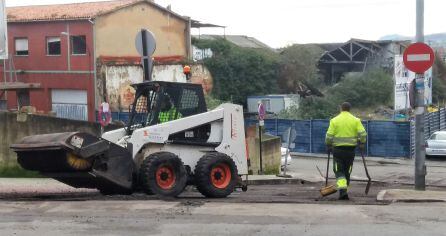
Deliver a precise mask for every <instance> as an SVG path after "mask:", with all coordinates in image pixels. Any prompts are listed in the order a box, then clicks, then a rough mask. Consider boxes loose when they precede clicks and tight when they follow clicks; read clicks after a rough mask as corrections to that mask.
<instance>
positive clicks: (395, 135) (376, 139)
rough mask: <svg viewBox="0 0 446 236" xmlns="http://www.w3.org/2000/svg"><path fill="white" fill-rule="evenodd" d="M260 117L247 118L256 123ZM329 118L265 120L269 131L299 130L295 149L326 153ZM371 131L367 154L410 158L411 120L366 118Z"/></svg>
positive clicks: (303, 151) (368, 129)
mask: <svg viewBox="0 0 446 236" xmlns="http://www.w3.org/2000/svg"><path fill="white" fill-rule="evenodd" d="M256 123H257V121H256V120H246V125H247V126H250V125H255V124H256ZM328 125H329V120H283V119H270V120H265V130H266V132H268V133H270V134H272V135H276V136H282V135H283V134H284V132H285V131H286V130H287V128H289V127H291V128H292V129H295V130H296V133H297V136H296V139H295V140H294V142H293V143H292V145H291V151H292V152H300V153H325V151H326V150H325V149H326V148H325V133H326V132H327V129H328ZM363 125H364V128H365V129H366V131H367V143H366V154H367V156H377V157H385V158H399V157H406V158H409V157H410V143H411V140H410V139H411V138H410V122H396V121H363Z"/></svg>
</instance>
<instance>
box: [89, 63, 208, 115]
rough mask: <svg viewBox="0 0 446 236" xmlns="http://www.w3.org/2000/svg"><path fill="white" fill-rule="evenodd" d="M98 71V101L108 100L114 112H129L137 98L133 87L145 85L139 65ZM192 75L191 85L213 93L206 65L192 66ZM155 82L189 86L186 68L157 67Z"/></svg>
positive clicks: (174, 66)
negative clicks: (139, 84)
mask: <svg viewBox="0 0 446 236" xmlns="http://www.w3.org/2000/svg"><path fill="white" fill-rule="evenodd" d="M99 71H100V78H99V79H98V81H99V82H98V87H97V89H98V94H99V97H101V98H106V99H107V101H108V103H109V104H110V108H111V110H112V111H113V112H117V111H120V112H127V111H128V109H129V106H130V104H131V102H132V101H133V99H134V96H135V90H134V89H133V88H132V87H131V86H130V85H131V84H134V83H141V82H143V70H142V68H141V67H140V66H138V65H103V66H102V67H101V69H100V70H99ZM191 71H192V78H191V83H194V84H201V85H202V86H203V91H204V93H205V94H209V93H211V91H212V84H213V83H212V76H211V73H210V72H209V70H208V69H207V68H206V67H205V66H204V65H192V66H191ZM152 80H154V81H168V82H179V83H187V81H186V77H185V75H184V74H183V65H155V66H154V68H153V73H152ZM104 88H105V89H104ZM100 102H102V101H100ZM100 102H99V103H100Z"/></svg>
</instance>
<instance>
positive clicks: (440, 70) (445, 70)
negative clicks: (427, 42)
mask: <svg viewBox="0 0 446 236" xmlns="http://www.w3.org/2000/svg"><path fill="white" fill-rule="evenodd" d="M445 100H446V65H445V63H444V61H443V60H442V58H441V57H440V56H439V55H436V56H435V61H434V65H433V67H432V102H433V103H434V104H438V103H442V104H444V102H445Z"/></svg>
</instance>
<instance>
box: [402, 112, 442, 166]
mask: <svg viewBox="0 0 446 236" xmlns="http://www.w3.org/2000/svg"><path fill="white" fill-rule="evenodd" d="M445 129H446V109H445V108H441V109H439V110H438V111H436V112H431V113H427V114H425V116H424V139H425V140H427V139H428V138H429V137H430V136H431V135H432V134H433V133H434V132H436V131H439V130H445ZM410 136H411V142H410V156H411V157H412V158H413V157H415V121H414V120H411V130H410Z"/></svg>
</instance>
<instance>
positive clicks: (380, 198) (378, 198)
mask: <svg viewBox="0 0 446 236" xmlns="http://www.w3.org/2000/svg"><path fill="white" fill-rule="evenodd" d="M388 191H389V190H381V191H380V192H379V193H378V195H377V196H376V201H378V202H387V203H396V202H403V203H434V202H446V199H444V198H443V199H439V198H435V197H404V196H402V197H398V196H396V197H393V198H392V197H390V198H388V199H386V195H387V192H388Z"/></svg>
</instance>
